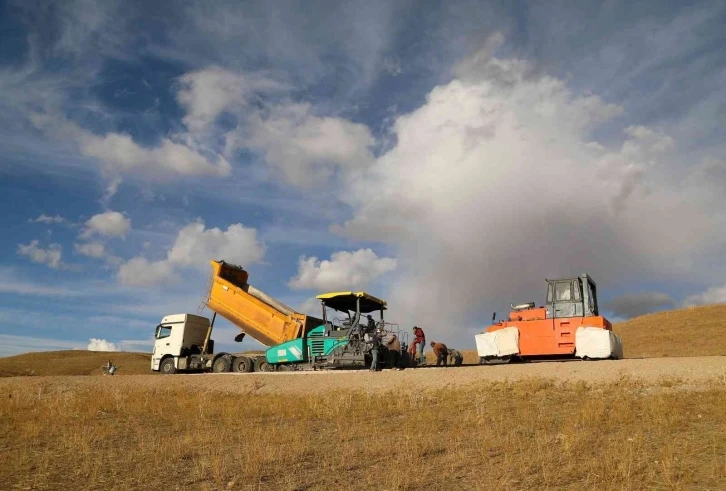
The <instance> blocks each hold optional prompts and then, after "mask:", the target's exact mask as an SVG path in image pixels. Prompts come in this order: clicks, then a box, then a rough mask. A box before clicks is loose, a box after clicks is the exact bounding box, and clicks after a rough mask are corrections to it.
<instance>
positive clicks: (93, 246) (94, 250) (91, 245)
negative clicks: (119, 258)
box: [75, 242, 106, 258]
mask: <svg viewBox="0 0 726 491" xmlns="http://www.w3.org/2000/svg"><path fill="white" fill-rule="evenodd" d="M75 248H76V251H77V252H78V253H79V254H83V255H84V256H88V257H94V258H101V257H103V256H104V255H105V254H106V246H105V245H104V244H102V243H100V242H88V243H86V244H75Z"/></svg>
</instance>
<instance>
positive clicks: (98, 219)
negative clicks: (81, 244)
mask: <svg viewBox="0 0 726 491" xmlns="http://www.w3.org/2000/svg"><path fill="white" fill-rule="evenodd" d="M129 230H131V220H130V219H128V218H126V217H125V216H124V215H123V214H121V213H119V212H117V211H106V212H103V213H99V214H97V215H94V216H92V217H91V218H90V219H89V220H88V221H87V222H86V223H85V229H84V230H83V232H81V238H82V239H87V238H89V237H91V236H93V235H101V236H104V237H126V234H127V233H128V232H129Z"/></svg>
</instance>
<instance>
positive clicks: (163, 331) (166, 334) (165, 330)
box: [156, 326, 171, 339]
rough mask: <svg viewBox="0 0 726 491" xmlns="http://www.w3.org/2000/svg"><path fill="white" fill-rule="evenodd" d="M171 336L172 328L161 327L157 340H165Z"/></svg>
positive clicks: (157, 333) (158, 330)
mask: <svg viewBox="0 0 726 491" xmlns="http://www.w3.org/2000/svg"><path fill="white" fill-rule="evenodd" d="M169 336H171V327H169V326H159V329H157V331H156V339H164V338H168V337H169Z"/></svg>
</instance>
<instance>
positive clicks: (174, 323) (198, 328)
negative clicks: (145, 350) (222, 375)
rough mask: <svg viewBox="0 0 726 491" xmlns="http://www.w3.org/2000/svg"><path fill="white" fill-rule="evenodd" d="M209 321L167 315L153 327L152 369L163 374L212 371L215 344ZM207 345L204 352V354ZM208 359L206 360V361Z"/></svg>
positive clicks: (181, 315) (196, 316) (191, 316)
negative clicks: (202, 370) (211, 337)
mask: <svg viewBox="0 0 726 491" xmlns="http://www.w3.org/2000/svg"><path fill="white" fill-rule="evenodd" d="M210 334H211V324H210V322H209V319H207V318H206V317H201V316H198V315H194V314H174V315H167V316H166V317H164V318H163V319H161V323H160V324H159V325H158V326H156V334H155V336H154V338H155V341H154V352H153V354H152V355H151V369H152V370H155V371H161V372H162V373H174V372H176V371H177V370H195V369H196V370H198V369H205V368H210V367H211V357H210V356H206V355H212V354H213V353H214V341H213V340H211V339H208V336H209V335H210ZM205 341H206V352H205ZM207 358H208V359H207Z"/></svg>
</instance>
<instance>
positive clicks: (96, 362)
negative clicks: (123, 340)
mask: <svg viewBox="0 0 726 491" xmlns="http://www.w3.org/2000/svg"><path fill="white" fill-rule="evenodd" d="M150 356H151V355H150V354H148V353H125V352H122V353H109V352H98V351H83V350H73V351H43V352H39V353H25V354H22V355H16V356H9V357H7V358H0V377H14V376H20V375H101V374H102V373H103V371H102V369H101V367H102V366H103V365H105V364H106V362H107V361H108V360H109V359H111V360H113V364H114V365H116V366H117V367H118V368H119V370H118V372H117V374H118V375H137V374H144V373H154V372H152V371H151V368H150V366H149V365H150V362H151V359H150Z"/></svg>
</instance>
